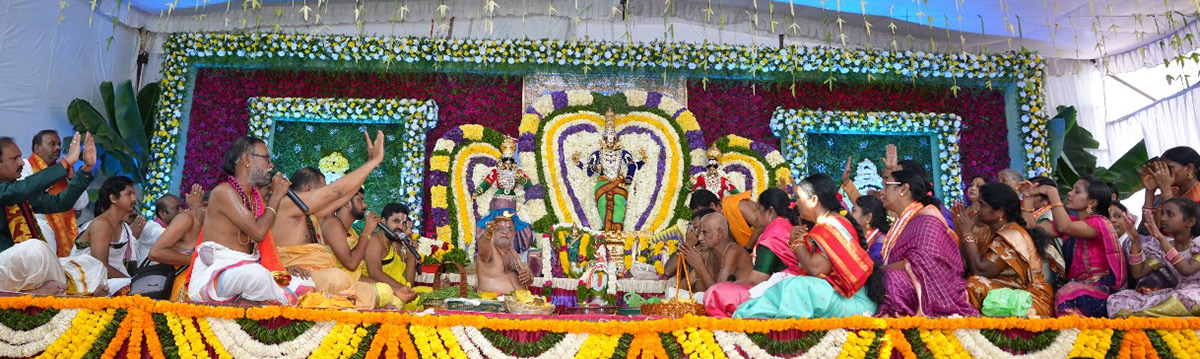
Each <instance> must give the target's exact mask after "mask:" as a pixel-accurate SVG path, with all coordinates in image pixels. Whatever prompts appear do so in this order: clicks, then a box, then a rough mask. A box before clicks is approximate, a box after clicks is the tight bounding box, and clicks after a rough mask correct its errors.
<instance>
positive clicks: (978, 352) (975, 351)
mask: <svg viewBox="0 0 1200 359" xmlns="http://www.w3.org/2000/svg"><path fill="white" fill-rule="evenodd" d="M954 336H955V337H958V342H959V343H960V344H962V347H963V349H966V350H967V352H968V353H971V357H974V358H1008V359H1041V358H1046V359H1058V358H1066V357H1067V356H1068V355H1070V354H1071V350H1072V349H1074V347H1075V339H1076V338H1077V337H1078V336H1079V329H1076V328H1069V329H1063V330H1060V331H1059V332H1058V337H1057V338H1055V339H1054V342H1053V343H1050V345H1049V346H1047V347H1046V348H1045V349H1042V350H1039V351H1037V352H1033V353H1027V354H1023V355H1013V354H1011V353H1009V352H1007V351H1005V350H1004V349H1000V347H997V346H996V344H993V343H992V341H990V340H988V339H987V337H984V336H983V333H981V332H980V330H979V329H958V330H955V331H954Z"/></svg>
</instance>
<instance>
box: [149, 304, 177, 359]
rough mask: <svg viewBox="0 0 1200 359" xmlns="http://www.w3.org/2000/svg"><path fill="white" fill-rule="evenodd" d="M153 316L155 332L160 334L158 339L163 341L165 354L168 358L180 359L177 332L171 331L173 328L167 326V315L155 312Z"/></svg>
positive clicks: (160, 341)
mask: <svg viewBox="0 0 1200 359" xmlns="http://www.w3.org/2000/svg"><path fill="white" fill-rule="evenodd" d="M151 318H153V319H154V333H155V334H158V341H159V343H162V349H163V356H164V357H166V358H167V359H179V346H177V345H175V334H173V333H171V328H170V327H168V326H167V316H166V315H164V314H159V313H154V314H152V315H151Z"/></svg>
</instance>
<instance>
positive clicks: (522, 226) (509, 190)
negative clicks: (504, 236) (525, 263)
mask: <svg viewBox="0 0 1200 359" xmlns="http://www.w3.org/2000/svg"><path fill="white" fill-rule="evenodd" d="M516 151H517V141H516V140H515V139H513V138H512V137H508V136H505V137H504V143H503V144H501V145H500V163H498V164H496V167H495V168H492V172H491V173H489V174H488V175H487V177H485V178H484V179H483V182H479V185H478V186H476V187H475V191H474V192H472V193H471V197H478V196H482V195H483V194H484V193H486V192H487V191H488V189H492V188H495V189H496V192H495V194H494V195H493V196H492V201H491V203H490V204H489V211H488V215H487V216H485V217H483V218H480V219H479V221H478V222H475V229H476V230H475V233H476V238H478V237H479V236H481V235H483V231H484V229H485V228H487V224H488V222H491V221H492V220H493V219H495V218H496V216H499V215H501V214H503V213H505V212H508V213H510V214H511V215H512V217H511V219H512V222H513V225H514V226H515V227H516V231H517V235H516V238H515V239H514V240H513V249H515V250H516V251H517V253H522V252H525V250H527V249H529V246H530V245H531V244H532V243H533V227H530V226H529V223H526V222H525V221H522V220H521V218H520V217H518V216H517V215H516V213H517V202H518V201H521V200H522V198H521V197H520V196H518V195H517V189H522V190H528V189H529V187H532V186H533V184H532V183H531V182H530V181H529V176H526V175H525V172H524V171H521V168H520V167H517V160H516V158H515V157H513V155H514V153H516Z"/></svg>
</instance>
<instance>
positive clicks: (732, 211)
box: [721, 192, 754, 247]
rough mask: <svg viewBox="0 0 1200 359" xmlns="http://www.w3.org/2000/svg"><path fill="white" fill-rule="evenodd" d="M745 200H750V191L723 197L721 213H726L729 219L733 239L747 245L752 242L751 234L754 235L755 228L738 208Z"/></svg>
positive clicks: (739, 243) (743, 245)
mask: <svg viewBox="0 0 1200 359" xmlns="http://www.w3.org/2000/svg"><path fill="white" fill-rule="evenodd" d="M743 200H745V201H749V200H750V192H742V193H738V194H734V195H728V196H725V198H721V214H724V215H725V219H726V220H728V221H729V231H730V232H732V233H733V240H735V241H737V243H738V245H740V246H742V247H745V246H746V244H749V243H750V236H752V235H754V229H753V228H750V224H749V223H747V222H746V218H745V217H742V210H741V209H739V208H738V204H740V203H742V201H743Z"/></svg>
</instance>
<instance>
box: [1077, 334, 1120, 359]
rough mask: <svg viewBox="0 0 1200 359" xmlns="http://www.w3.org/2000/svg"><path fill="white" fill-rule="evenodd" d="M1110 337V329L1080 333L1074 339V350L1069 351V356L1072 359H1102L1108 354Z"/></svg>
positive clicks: (1110, 343) (1110, 342)
mask: <svg viewBox="0 0 1200 359" xmlns="http://www.w3.org/2000/svg"><path fill="white" fill-rule="evenodd" d="M1112 335H1113V331H1112V329H1103V330H1085V331H1082V332H1080V333H1079V336H1078V337H1077V338H1076V339H1075V348H1074V349H1073V350H1071V354H1070V355H1069V356H1070V357H1072V358H1076V357H1085V358H1103V357H1104V355H1105V354H1108V348H1109V346H1110V345H1112Z"/></svg>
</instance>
